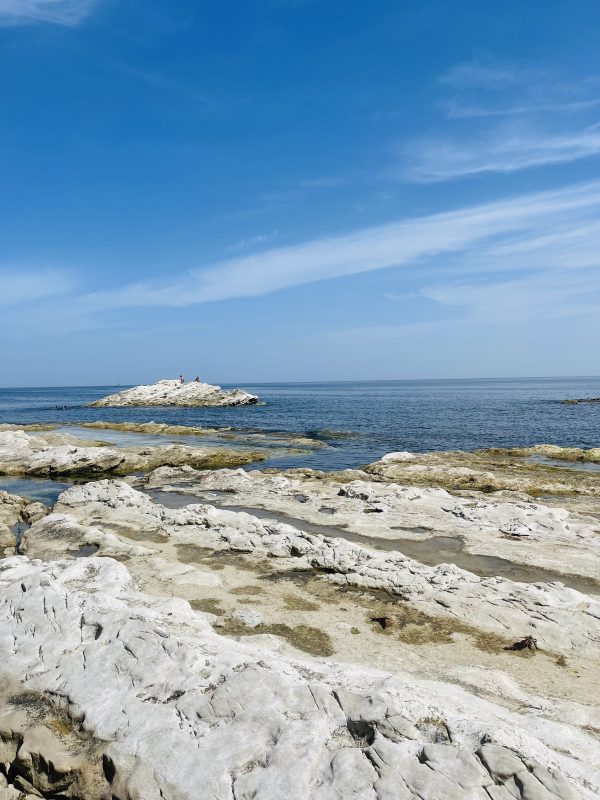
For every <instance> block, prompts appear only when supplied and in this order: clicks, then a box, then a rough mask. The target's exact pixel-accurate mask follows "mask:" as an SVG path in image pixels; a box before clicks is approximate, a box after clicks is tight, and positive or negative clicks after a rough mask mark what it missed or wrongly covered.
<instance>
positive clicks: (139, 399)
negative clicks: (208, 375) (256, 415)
mask: <svg viewBox="0 0 600 800" xmlns="http://www.w3.org/2000/svg"><path fill="white" fill-rule="evenodd" d="M257 402H258V397H256V395H253V394H250V392H246V391H244V390H243V389H231V390H225V389H222V388H221V387H220V386H213V385H211V384H210V383H196V382H195V381H192V382H191V383H181V381H178V380H164V381H158V383H154V384H151V385H149V386H134V387H133V388H132V389H125V390H124V391H123V392H118V393H117V394H111V395H109V396H108V397H103V398H102V399H100V400H96V401H95V402H94V403H90V407H92V408H104V407H113V406H194V407H195V406H245V405H252V404H254V403H257Z"/></svg>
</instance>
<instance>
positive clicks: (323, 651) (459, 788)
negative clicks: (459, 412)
mask: <svg viewBox="0 0 600 800" xmlns="http://www.w3.org/2000/svg"><path fill="white" fill-rule="evenodd" d="M17 434H18V435H17ZM65 435H66V434H61V433H56V432H46V431H38V432H25V431H14V430H7V431H5V432H3V433H0V469H3V470H4V471H7V470H8V469H12V470H13V471H18V470H21V474H22V473H23V471H29V474H53V472H52V471H54V470H56V469H57V468H58V469H59V470H60V469H64V470H66V471H67V472H69V471H73V470H75V473H76V470H77V469H79V465H81V469H82V470H86V471H88V472H90V471H91V472H95V477H93V479H91V480H89V481H88V482H87V483H80V484H78V485H74V486H72V487H71V488H69V489H67V490H66V491H63V492H62V494H61V495H60V496H59V498H58V500H57V502H56V503H55V504H54V505H53V507H52V508H44V507H43V506H41V504H39V503H35V504H32V503H31V502H30V501H28V500H27V499H25V498H22V497H18V496H15V495H11V494H8V493H6V492H0V534H2V533H3V536H4V538H3V539H2V542H0V543H3V544H4V553H5V558H4V559H0V642H1V643H2V648H3V650H2V651H3V654H4V656H5V657H4V659H3V665H2V668H1V674H0V677H1V678H2V687H3V688H2V694H1V697H0V701H1V702H0V755H1V756H2V757H1V758H0V798H6V799H7V800H9V798H10V800H16V798H20V797H21V798H22V797H38V798H39V797H47V798H51V797H59V796H65V797H71V798H82V799H83V798H85V800H96V798H98V800H100V798H102V800H104V799H106V800H109V798H110V799H111V800H115V799H116V800H129V799H130V798H140V800H141V798H143V800H155V799H156V800H159V798H163V800H164V799H165V798H166V799H168V800H209V799H210V800H215V799H218V800H250V798H257V800H280V798H283V797H285V798H290V799H291V800H329V798H348V797H357V798H359V797H360V798H369V800H392V799H393V800H404V799H405V798H406V800H593V798H598V797H600V771H599V770H598V766H597V765H598V764H599V763H600V741H599V740H600V725H599V724H598V720H599V719H600V658H599V656H600V580H599V579H600V536H599V532H600V515H599V513H598V506H597V503H598V499H597V498H598V482H599V480H600V473H598V472H596V473H594V472H593V471H592V472H589V473H586V472H582V471H580V470H578V469H577V464H578V462H580V461H582V460H583V461H585V462H586V463H592V464H593V463H594V462H595V461H596V460H597V455H596V452H595V451H582V452H583V455H582V453H577V454H575V453H573V452H571V453H570V454H569V453H568V452H567V451H564V452H562V451H557V450H556V449H555V450H553V451H552V452H550V451H548V450H545V449H544V448H543V447H542V448H541V449H540V448H538V449H533V450H531V449H523V450H513V451H481V452H479V453H458V452H456V453H433V454H425V455H421V454H410V453H395V454H390V455H389V456H387V457H385V458H383V459H382V460H381V461H378V462H375V463H374V464H371V465H367V466H365V467H364V468H362V469H357V470H345V471H342V472H337V473H323V472H317V471H313V470H307V469H297V470H288V471H285V472H282V471H278V470H275V469H267V470H254V471H251V472H246V471H244V470H242V469H231V468H219V469H208V470H207V469H197V468H196V467H197V466H199V464H197V463H193V459H192V457H191V455H190V454H189V453H188V452H187V450H194V451H198V450H202V448H193V447H190V448H185V447H184V448H183V450H182V451H180V452H179V455H178V456H177V457H176V458H171V456H168V455H167V453H166V451H165V450H164V447H165V446H159V447H156V448H154V450H155V451H157V452H155V453H152V454H148V453H142V452H139V451H138V449H137V448H130V447H128V448H120V447H106V446H103V445H102V443H99V442H96V443H93V442H90V441H89V440H87V441H86V442H85V446H84V444H82V441H78V440H77V441H71V440H69V441H65V439H64V436H65ZM2 437H6V438H4V439H2ZM169 447H178V448H179V447H181V446H179V445H170V446H169ZM146 449H150V450H151V449H152V448H146ZM111 450H112V451H113V454H112V455H111V454H110V451H111ZM83 451H85V452H83ZM88 451H89V452H88ZM107 452H108V456H105V455H104V454H105V453H107ZM233 452H236V451H233ZM237 452H239V451H237ZM94 454H97V455H94ZM114 454H117V455H118V456H119V457H120V459H121V460H120V461H119V462H118V463H117V464H113V460H114V458H115V455H114ZM569 455H570V458H569ZM204 457H206V454H205V455H204ZM169 458H171V461H175V463H170V462H169V460H168V459H169ZM198 458H199V459H200V458H201V457H200V456H198ZM538 458H541V459H548V460H550V459H552V461H553V462H560V464H559V465H558V466H557V465H556V463H546V461H543V460H542V461H541V462H540V461H538V460H536V459H538ZM177 459H179V460H177ZM569 465H570V466H569ZM134 472H135V473H137V474H135V475H134V474H133V473H134ZM119 474H120V475H123V476H124V478H125V479H118V480H115V479H114V478H113V477H111V475H119ZM11 537H12V538H11ZM17 542H18V543H17Z"/></svg>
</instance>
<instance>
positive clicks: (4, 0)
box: [0, 0, 101, 27]
mask: <svg viewBox="0 0 600 800" xmlns="http://www.w3.org/2000/svg"><path fill="white" fill-rule="evenodd" d="M99 2H101V0H0V26H14V25H27V24H30V23H32V22H48V23H54V24H55V25H66V26H69V27H74V26H76V25H79V24H80V23H81V22H83V20H84V19H85V18H86V17H87V16H89V14H90V13H91V12H92V11H93V10H94V8H95V7H96V6H97V5H98V4H99Z"/></svg>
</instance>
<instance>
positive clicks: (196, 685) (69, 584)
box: [0, 523, 600, 800]
mask: <svg viewBox="0 0 600 800" xmlns="http://www.w3.org/2000/svg"><path fill="white" fill-rule="evenodd" d="M39 524H40V523H38V525H39ZM0 643H1V646H2V652H3V654H4V667H5V670H6V671H8V673H9V674H10V677H11V679H12V680H13V681H15V682H17V683H18V684H19V685H20V687H21V690H22V691H27V692H35V693H41V694H42V695H43V696H44V697H49V696H51V697H53V698H55V700H59V701H60V702H61V703H62V707H63V708H64V711H65V713H66V715H67V717H68V720H71V721H73V722H76V725H77V727H78V728H80V729H81V731H82V734H83V735H85V736H88V737H90V740H91V741H93V742H94V743H96V742H103V743H104V747H103V752H102V756H103V758H102V764H103V775H102V776H101V777H100V776H99V780H105V781H106V782H107V783H108V784H109V792H110V796H111V797H113V798H116V799H117V800H125V798H144V800H159V798H163V800H209V798H210V800H233V798H235V800H250V798H259V799H260V800H280V799H281V798H282V797H286V798H290V800H330V799H332V798H348V797H353V796H354V797H361V798H369V800H392V798H393V800H403V798H406V800H423V799H424V798H427V800H454V799H456V800H490V798H491V799H492V800H593V798H595V797H598V793H599V791H600V777H599V775H598V771H597V767H596V765H597V764H598V763H599V762H600V750H599V746H598V742H597V740H596V739H595V738H593V737H592V736H590V735H589V734H586V733H585V732H584V731H581V730H576V729H574V728H572V727H569V726H567V725H565V724H558V723H551V722H548V721H547V720H544V721H543V724H539V721H538V720H537V718H536V716H535V713H533V712H532V713H529V714H527V715H521V714H519V713H515V712H514V711H510V710H508V709H506V708H503V707H501V706H498V705H496V704H494V703H491V702H489V701H487V700H484V699H481V698H479V697H477V696H476V695H474V694H472V693H470V692H467V691H464V690H462V689H460V688H457V687H455V686H453V685H452V684H449V683H445V684H441V683H436V682H432V681H420V680H418V679H415V678H411V677H408V676H390V675H388V674H385V673H383V672H380V671H377V670H373V669H364V668H359V667H352V666H349V665H342V664H338V663H335V662H324V661H314V660H313V661H311V662H308V661H306V660H301V659H297V658H289V657H283V656H281V655H277V654H276V653H274V652H273V651H272V650H269V649H268V648H267V649H265V648H259V647H258V646H257V645H255V644H252V643H250V642H249V641H244V642H240V643H236V642H232V641H231V640H229V639H227V638H224V637H222V636H218V635H217V634H216V633H215V632H214V631H213V630H212V628H211V626H210V624H209V618H208V617H206V616H205V615H203V614H197V613H194V612H193V611H192V609H191V608H190V606H189V604H188V603H186V602H184V601H181V600H158V599H156V598H152V597H150V596H149V595H147V594H143V593H140V592H139V591H138V590H136V589H135V588H134V586H133V584H132V580H131V577H130V575H129V573H128V571H127V569H126V568H125V567H124V566H123V565H122V564H119V563H117V562H116V561H114V560H112V559H107V558H95V557H94V558H89V559H86V560H81V559H79V560H78V559H75V560H71V561H65V560H63V561H54V562H51V563H42V562H39V561H31V560H29V559H28V558H25V557H13V558H10V559H5V560H4V561H0ZM45 723H46V717H45V716H44V717H43V718H42V726H44V725H45ZM15 727H16V729H17V730H21V731H23V728H22V727H21V728H19V727H18V726H15V725H14V724H13V723H12V722H10V723H9V724H4V725H3V726H2V730H1V731H0V735H1V740H2V747H3V756H2V759H1V761H2V764H3V765H4V766H3V768H2V770H3V772H4V775H5V776H7V779H8V780H7V781H6V782H7V783H8V782H10V784H11V786H15V785H16V779H17V776H20V775H23V769H25V773H26V777H25V780H27V781H28V782H29V785H31V786H34V787H36V791H38V796H39V795H41V796H48V797H50V796H52V797H54V796H57V795H56V793H54V794H51V793H46V794H44V792H46V791H47V790H46V787H45V786H44V785H43V780H44V775H45V774H47V773H48V772H49V770H48V768H47V767H45V765H46V764H48V763H53V759H54V760H56V762H57V764H58V765H59V769H58V770H57V771H58V772H60V771H61V769H62V770H63V773H64V772H65V766H66V765H67V764H68V759H66V760H65V759H64V758H62V756H61V757H60V758H59V757H57V755H56V753H57V751H60V750H61V744H62V741H61V740H59V741H58V742H57V741H56V740H54V739H48V737H45V735H44V736H43V737H38V738H37V739H36V738H35V737H34V735H33V732H32V731H31V729H29V728H27V726H26V728H27V730H26V731H25V732H23V733H22V734H21V735H22V736H23V738H22V739H20V738H18V737H16V739H15V736H14V735H13V731H14V729H15ZM67 727H68V726H67ZM27 736H29V739H28V744H27V746H25V737H27ZM31 742H33V745H32V744H30V743H31ZM92 749H93V748H92ZM93 752H94V753H97V750H93ZM28 753H29V754H31V755H30V756H28ZM34 754H37V755H36V756H35V757H34ZM75 757H76V755H74V754H71V756H70V758H71V763H72V761H73V759H74V758H75ZM94 763H96V762H94V760H93V759H92V765H93V764H94ZM21 765H25V767H22V766H21ZM66 772H67V774H74V773H77V770H76V769H74V768H72V767H71V768H70V769H67V770H66ZM37 787H40V789H41V791H40V790H38V789H37ZM8 791H10V790H8ZM52 791H54V789H53V790H52ZM69 796H71V797H84V796H85V797H88V795H83V794H81V792H79V793H78V792H77V787H76V786H75V787H74V790H73V791H72V792H71V793H70V794H69ZM91 796H93V795H91ZM107 796H108V794H107Z"/></svg>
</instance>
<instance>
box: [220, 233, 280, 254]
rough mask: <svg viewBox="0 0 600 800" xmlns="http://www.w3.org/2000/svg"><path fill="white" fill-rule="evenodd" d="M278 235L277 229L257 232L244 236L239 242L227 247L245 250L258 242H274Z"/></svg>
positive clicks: (258, 243)
mask: <svg viewBox="0 0 600 800" xmlns="http://www.w3.org/2000/svg"><path fill="white" fill-rule="evenodd" d="M278 236H279V232H278V231H276V230H275V231H271V232H270V233H257V234H256V235H255V236H246V237H245V238H244V239H240V241H239V242H236V243H235V244H232V245H231V246H230V247H228V248H227V249H228V250H247V249H249V248H250V247H256V245H260V244H269V243H270V242H274V241H275V239H277V237H278Z"/></svg>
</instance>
